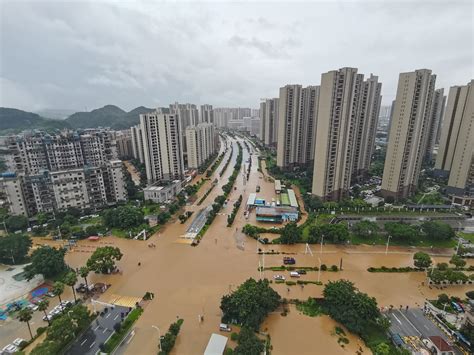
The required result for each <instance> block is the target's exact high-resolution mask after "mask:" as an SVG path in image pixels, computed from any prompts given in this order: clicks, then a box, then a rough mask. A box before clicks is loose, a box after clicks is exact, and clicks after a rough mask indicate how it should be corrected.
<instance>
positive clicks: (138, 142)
mask: <svg viewBox="0 0 474 355" xmlns="http://www.w3.org/2000/svg"><path fill="white" fill-rule="evenodd" d="M130 133H131V137H132V155H133V157H134V158H135V159H138V160H139V161H140V163H142V164H145V150H144V149H145V148H144V145H143V132H142V129H141V126H140V124H137V125H136V126H133V127H131V128H130Z"/></svg>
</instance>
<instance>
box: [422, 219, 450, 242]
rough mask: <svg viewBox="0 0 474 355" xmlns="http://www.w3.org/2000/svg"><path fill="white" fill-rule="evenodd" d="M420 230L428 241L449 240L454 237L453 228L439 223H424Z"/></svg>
mask: <svg viewBox="0 0 474 355" xmlns="http://www.w3.org/2000/svg"><path fill="white" fill-rule="evenodd" d="M421 229H422V231H423V234H424V235H425V236H426V238H427V239H429V240H449V239H452V238H454V236H455V233H454V230H453V228H451V226H450V225H449V224H447V223H445V222H441V221H429V222H424V223H423V224H422V225H421Z"/></svg>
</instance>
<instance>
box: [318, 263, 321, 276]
mask: <svg viewBox="0 0 474 355" xmlns="http://www.w3.org/2000/svg"><path fill="white" fill-rule="evenodd" d="M318 260H319V268H318V282H319V280H320V279H321V258H318Z"/></svg>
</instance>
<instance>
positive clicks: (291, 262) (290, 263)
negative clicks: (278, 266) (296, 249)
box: [283, 256, 296, 265]
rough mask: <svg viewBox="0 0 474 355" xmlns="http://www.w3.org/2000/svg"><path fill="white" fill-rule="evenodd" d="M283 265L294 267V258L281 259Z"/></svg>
mask: <svg viewBox="0 0 474 355" xmlns="http://www.w3.org/2000/svg"><path fill="white" fill-rule="evenodd" d="M283 264H285V265H294V264H296V260H295V258H290V257H289V256H285V257H284V258H283Z"/></svg>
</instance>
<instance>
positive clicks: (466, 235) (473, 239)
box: [458, 232, 474, 243]
mask: <svg viewBox="0 0 474 355" xmlns="http://www.w3.org/2000/svg"><path fill="white" fill-rule="evenodd" d="M458 235H459V236H460V237H461V238H464V239H466V240H469V241H470V242H472V243H474V233H464V232H458Z"/></svg>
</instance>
